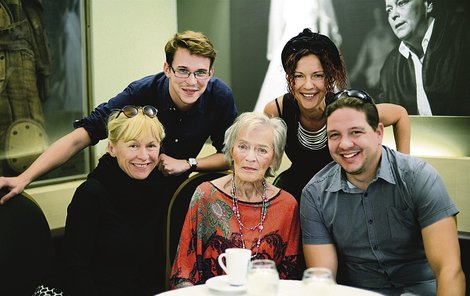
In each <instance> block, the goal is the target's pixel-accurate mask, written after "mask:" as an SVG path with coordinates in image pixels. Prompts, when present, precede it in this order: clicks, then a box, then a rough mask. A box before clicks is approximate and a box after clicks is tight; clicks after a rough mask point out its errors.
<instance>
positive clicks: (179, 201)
mask: <svg viewBox="0 0 470 296" xmlns="http://www.w3.org/2000/svg"><path fill="white" fill-rule="evenodd" d="M227 174H228V172H227V171H217V172H201V173H196V174H194V175H192V176H191V177H189V178H188V179H187V180H186V181H184V182H183V183H181V185H180V186H179V187H178V189H177V190H176V191H175V193H174V194H173V196H172V198H171V200H170V204H169V206H168V212H167V221H166V258H165V261H166V262H165V264H166V283H165V285H166V287H167V289H168V285H169V284H168V281H169V279H170V273H171V265H172V264H173V260H174V258H175V256H176V249H177V247H178V243H179V239H180V235H181V229H182V228H183V224H184V219H185V217H186V212H187V211H188V208H189V202H190V201H191V197H192V196H193V193H194V190H196V187H197V186H199V184H201V183H203V182H205V181H210V180H214V179H217V178H219V177H222V176H225V175H227Z"/></svg>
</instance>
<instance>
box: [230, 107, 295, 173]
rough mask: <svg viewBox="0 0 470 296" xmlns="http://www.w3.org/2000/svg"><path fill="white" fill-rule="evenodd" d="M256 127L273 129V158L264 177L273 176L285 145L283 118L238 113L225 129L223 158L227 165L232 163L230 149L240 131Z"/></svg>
mask: <svg viewBox="0 0 470 296" xmlns="http://www.w3.org/2000/svg"><path fill="white" fill-rule="evenodd" d="M258 127H263V128H271V129H272V130H273V135H274V138H273V147H274V158H273V161H272V163H271V165H270V166H269V168H268V170H267V171H266V173H265V176H266V177H273V176H274V173H275V172H276V171H277V170H278V169H279V167H280V166H281V161H282V155H283V154H284V147H285V146H286V137H287V126H286V123H285V122H284V120H282V119H280V118H278V117H273V118H269V117H268V116H266V115H265V114H264V113H258V112H245V113H242V114H240V115H239V116H238V117H237V118H236V119H235V122H234V123H233V124H232V125H231V126H230V127H229V128H228V129H227V131H225V138H224V149H223V152H224V156H225V160H226V161H227V163H228V164H229V165H232V161H233V158H232V149H233V146H234V145H235V141H236V140H237V137H238V135H239V133H240V131H241V130H242V129H243V128H246V129H247V131H250V130H253V129H254V128H258Z"/></svg>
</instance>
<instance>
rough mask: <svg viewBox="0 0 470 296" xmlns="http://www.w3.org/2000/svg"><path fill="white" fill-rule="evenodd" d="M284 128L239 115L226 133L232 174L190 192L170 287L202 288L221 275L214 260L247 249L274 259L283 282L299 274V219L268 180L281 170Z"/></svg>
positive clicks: (291, 200)
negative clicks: (228, 252) (222, 254)
mask: <svg viewBox="0 0 470 296" xmlns="http://www.w3.org/2000/svg"><path fill="white" fill-rule="evenodd" d="M285 141H286V126H285V123H284V122H283V121H282V120H281V119H279V118H269V117H267V116H266V115H264V114H261V113H254V112H247V113H243V114H241V115H240V116H239V117H238V118H237V119H236V121H235V123H234V124H233V125H232V126H231V127H230V128H229V129H227V131H226V132H225V139H224V153H225V158H226V160H227V162H228V163H229V164H231V166H232V170H233V173H232V174H229V175H227V176H224V177H221V178H219V179H215V180H213V181H210V182H204V183H202V184H201V185H200V186H199V187H197V189H196V190H195V192H194V195H193V197H192V200H191V203H190V206H189V210H188V213H187V215H186V220H185V223H184V226H183V230H182V233H181V238H180V242H179V246H178V252H177V254H176V257H175V261H174V263H173V267H172V272H171V277H170V286H171V287H172V288H179V287H184V286H188V285H197V284H203V283H205V281H206V280H207V279H209V278H211V277H214V276H217V275H221V274H222V269H221V268H220V266H219V265H218V263H217V257H218V256H219V254H221V253H223V252H224V251H225V249H226V248H233V247H235V248H246V249H250V250H251V252H252V258H253V259H255V258H256V259H263V258H264V259H272V260H274V261H275V262H276V265H277V269H278V271H279V275H280V277H281V278H282V279H286V278H293V277H296V276H297V272H298V270H297V261H298V254H299V252H298V251H299V250H298V247H299V215H298V205H297V202H296V200H295V199H294V197H293V196H292V195H291V194H289V193H288V192H286V191H283V190H280V189H279V188H277V187H275V186H274V185H272V184H269V183H268V182H266V177H268V176H272V175H273V173H274V172H275V171H276V170H277V169H278V168H279V166H280V163H281V158H282V155H283V152H284V145H285Z"/></svg>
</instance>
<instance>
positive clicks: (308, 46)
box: [281, 28, 347, 93]
mask: <svg viewBox="0 0 470 296" xmlns="http://www.w3.org/2000/svg"><path fill="white" fill-rule="evenodd" d="M309 54H314V55H316V56H317V57H318V58H319V59H320V62H321V64H322V67H323V70H324V73H325V85H326V91H327V92H330V93H334V92H335V86H336V87H338V88H339V89H344V88H346V86H347V82H346V66H345V63H344V61H343V58H342V56H341V54H340V53H339V50H338V48H337V47H336V45H335V44H334V43H333V41H331V39H330V38H328V37H327V36H325V35H322V34H319V33H313V32H312V31H310V29H307V28H306V29H304V30H303V31H302V32H301V33H299V35H297V36H295V37H293V38H291V39H290V40H289V41H288V42H287V43H286V45H285V46H284V49H283V50H282V54H281V60H282V66H283V67H284V71H285V72H286V74H287V85H288V87H289V91H290V92H291V93H292V92H293V88H294V83H295V82H294V73H295V68H296V67H297V63H298V62H299V60H300V59H301V58H302V57H304V56H306V55H309Z"/></svg>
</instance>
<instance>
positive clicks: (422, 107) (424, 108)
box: [398, 20, 434, 115]
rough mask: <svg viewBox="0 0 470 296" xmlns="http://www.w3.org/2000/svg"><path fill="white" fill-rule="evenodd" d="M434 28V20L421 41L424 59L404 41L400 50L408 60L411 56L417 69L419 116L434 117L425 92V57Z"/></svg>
mask: <svg viewBox="0 0 470 296" xmlns="http://www.w3.org/2000/svg"><path fill="white" fill-rule="evenodd" d="M433 28H434V20H432V22H431V24H430V25H429V27H428V29H427V30H426V34H424V37H423V41H421V47H422V48H423V57H422V58H419V57H418V56H417V55H416V54H415V53H414V52H413V51H411V49H410V48H409V47H408V46H406V44H405V43H404V42H403V41H402V42H401V43H400V47H399V48H398V50H399V51H400V53H401V55H402V56H404V57H405V58H406V59H408V58H409V57H410V56H411V59H412V60H413V65H414V69H415V80H416V100H417V103H418V114H419V115H432V110H431V106H430V105H429V101H428V96H427V95H426V92H425V91H424V86H423V60H424V55H425V54H426V51H427V49H428V45H429V40H430V39H431V34H432V29H433Z"/></svg>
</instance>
